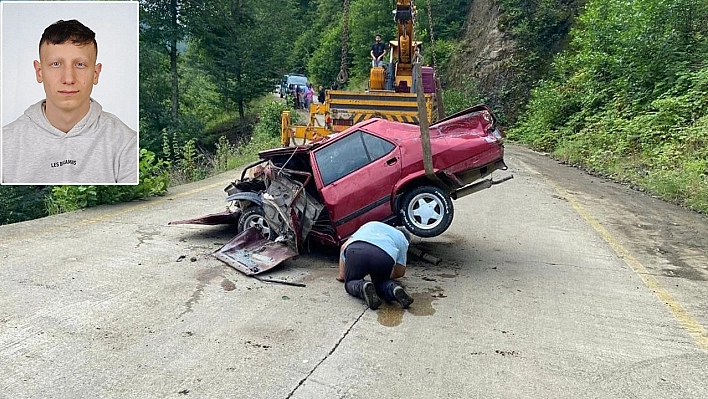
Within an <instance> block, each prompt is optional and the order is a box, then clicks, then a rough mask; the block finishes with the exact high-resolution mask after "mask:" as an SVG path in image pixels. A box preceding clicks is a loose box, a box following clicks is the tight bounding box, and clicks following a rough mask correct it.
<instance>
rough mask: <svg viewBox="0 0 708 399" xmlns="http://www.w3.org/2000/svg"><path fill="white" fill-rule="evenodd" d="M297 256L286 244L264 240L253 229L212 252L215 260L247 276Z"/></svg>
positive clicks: (243, 232) (245, 231) (247, 230)
mask: <svg viewBox="0 0 708 399" xmlns="http://www.w3.org/2000/svg"><path fill="white" fill-rule="evenodd" d="M297 254H298V253H297V251H296V250H294V249H292V248H290V246H289V245H288V244H287V242H285V241H271V240H269V239H267V238H264V237H263V236H262V235H261V233H260V232H259V231H258V230H256V229H255V228H254V227H251V228H248V229H246V230H244V231H242V232H241V233H240V234H238V235H237V236H236V237H234V238H233V239H232V240H231V241H229V242H227V243H226V244H225V245H224V246H223V247H221V248H220V249H219V250H217V251H216V252H214V256H215V257H216V258H217V259H219V260H221V261H223V262H225V263H226V264H228V265H229V266H231V267H233V268H234V269H236V270H238V271H240V272H241V273H243V274H246V275H248V276H252V275H255V274H259V273H263V272H265V271H268V270H270V269H272V268H274V267H276V266H278V265H279V264H281V263H283V262H285V261H286V260H288V259H291V258H293V257H295V256H297Z"/></svg>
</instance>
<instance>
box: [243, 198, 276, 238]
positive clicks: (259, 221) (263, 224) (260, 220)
mask: <svg viewBox="0 0 708 399" xmlns="http://www.w3.org/2000/svg"><path fill="white" fill-rule="evenodd" d="M249 227H255V228H256V229H258V231H260V232H261V234H262V235H263V237H265V238H267V239H269V240H274V239H275V231H273V229H271V228H270V226H269V225H268V221H266V219H265V217H263V208H261V207H260V206H257V205H254V206H250V207H248V208H246V210H244V211H243V212H242V213H241V217H240V218H239V219H238V232H239V233H240V232H242V231H244V230H246V229H247V228H249Z"/></svg>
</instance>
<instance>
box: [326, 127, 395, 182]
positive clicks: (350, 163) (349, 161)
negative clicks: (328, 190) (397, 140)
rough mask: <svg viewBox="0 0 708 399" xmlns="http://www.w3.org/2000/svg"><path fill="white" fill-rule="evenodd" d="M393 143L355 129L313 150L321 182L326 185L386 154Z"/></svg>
mask: <svg viewBox="0 0 708 399" xmlns="http://www.w3.org/2000/svg"><path fill="white" fill-rule="evenodd" d="M393 147H394V145H393V144H392V143H390V142H388V141H386V140H383V139H380V138H378V137H376V136H374V135H371V134H369V133H365V132H362V131H357V132H355V133H352V134H350V135H348V136H346V137H344V138H342V139H341V140H337V141H336V142H334V143H332V144H331V145H328V146H327V147H324V148H322V149H321V150H319V151H317V152H315V159H316V161H317V166H318V167H319V169H320V174H321V176H322V183H323V184H324V185H325V186H326V185H328V184H330V183H332V182H335V181H337V180H339V179H341V178H342V177H344V176H346V175H348V174H350V173H352V172H354V171H356V170H358V169H361V168H362V167H364V166H366V165H367V164H369V163H371V162H373V161H375V160H377V159H379V158H381V157H382V156H384V155H386V154H388V153H389V152H391V150H392V149H393Z"/></svg>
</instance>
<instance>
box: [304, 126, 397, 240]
mask: <svg viewBox="0 0 708 399" xmlns="http://www.w3.org/2000/svg"><path fill="white" fill-rule="evenodd" d="M311 156H312V157H313V158H314V159H313V160H312V161H313V162H312V164H313V166H314V167H315V169H316V173H315V175H316V182H317V185H318V188H319V189H320V192H321V194H322V198H323V200H324V203H325V205H326V208H327V210H328V212H329V216H330V220H331V221H332V223H333V224H334V227H335V230H336V232H337V235H338V236H339V238H340V239H341V238H344V237H347V236H349V235H351V234H352V233H353V232H354V231H356V229H358V228H359V226H361V225H362V224H364V223H366V222H368V221H371V220H383V219H386V218H387V217H389V216H391V215H392V214H393V210H392V208H391V202H392V201H391V195H392V192H393V187H394V185H395V184H396V182H397V181H398V180H399V178H400V176H401V161H400V160H401V156H400V148H399V147H398V145H396V144H395V143H393V142H391V141H388V140H385V139H383V138H381V137H379V136H376V135H374V134H371V133H369V132H365V131H363V130H357V131H354V132H352V133H349V134H347V136H345V137H342V138H340V139H337V140H336V141H334V142H332V143H331V144H329V145H327V146H324V147H322V148H320V149H318V150H317V151H315V152H314V153H313V154H312V155H311Z"/></svg>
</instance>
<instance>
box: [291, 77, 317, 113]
mask: <svg viewBox="0 0 708 399" xmlns="http://www.w3.org/2000/svg"><path fill="white" fill-rule="evenodd" d="M293 97H294V101H295V104H294V106H295V109H304V110H309V109H310V105H311V104H312V102H313V100H314V97H315V89H314V88H312V83H308V84H307V86H305V87H304V88H300V86H298V85H295V96H293ZM317 101H318V103H320V104H324V102H325V89H324V87H322V86H320V87H319V89H318V91H317Z"/></svg>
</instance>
